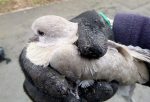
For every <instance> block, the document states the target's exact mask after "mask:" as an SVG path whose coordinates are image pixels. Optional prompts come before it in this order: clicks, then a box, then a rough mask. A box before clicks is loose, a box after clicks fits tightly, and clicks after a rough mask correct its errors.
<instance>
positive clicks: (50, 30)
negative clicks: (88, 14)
mask: <svg viewBox="0 0 150 102" xmlns="http://www.w3.org/2000/svg"><path fill="white" fill-rule="evenodd" d="M31 28H32V31H33V33H34V34H35V35H36V37H37V38H38V42H39V43H40V44H42V45H51V44H60V43H61V44H62V43H74V42H75V41H76V40H77V35H76V33H77V30H78V24H77V23H73V22H70V21H68V20H66V19H65V18H62V17H59V16H54V15H47V16H42V17H40V18H38V19H36V20H35V21H34V22H33V24H32V27H31Z"/></svg>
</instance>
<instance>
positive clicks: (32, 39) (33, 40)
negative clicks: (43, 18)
mask: <svg viewBox="0 0 150 102" xmlns="http://www.w3.org/2000/svg"><path fill="white" fill-rule="evenodd" d="M37 41H39V36H38V35H34V36H33V37H32V38H30V39H29V42H37Z"/></svg>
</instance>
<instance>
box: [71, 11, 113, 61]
mask: <svg viewBox="0 0 150 102" xmlns="http://www.w3.org/2000/svg"><path fill="white" fill-rule="evenodd" d="M71 21H72V22H77V23H78V36H79V38H78V40H77V42H76V43H75V44H76V45H77V47H78V50H79V52H80V55H81V56H82V57H84V58H87V59H98V58H100V57H102V56H103V55H105V53H106V51H107V39H113V33H112V30H111V28H110V26H109V25H107V23H106V22H105V20H104V19H103V17H101V16H99V15H98V13H97V12H96V11H94V10H93V11H86V12H84V13H82V14H80V15H79V16H77V17H75V18H73V19H72V20H71Z"/></svg>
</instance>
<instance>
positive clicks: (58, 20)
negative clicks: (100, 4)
mask: <svg viewBox="0 0 150 102" xmlns="http://www.w3.org/2000/svg"><path fill="white" fill-rule="evenodd" d="M78 29H79V28H78V24H77V23H74V22H70V21H68V20H66V19H64V18H62V17H59V16H54V15H48V16H43V17H40V18H38V19H37V20H35V22H34V23H33V24H32V30H33V32H34V33H35V34H36V36H37V37H38V40H37V41H35V42H30V43H29V44H28V45H27V49H26V51H27V52H26V57H27V58H28V59H29V60H30V61H31V62H32V63H34V64H35V65H38V66H43V67H46V66H48V65H50V66H52V67H53V68H54V69H55V70H56V71H58V72H59V73H61V74H62V75H64V76H65V77H67V78H69V79H71V80H75V81H76V82H77V84H78V85H79V86H81V87H88V86H90V85H92V84H93V83H94V80H107V81H112V80H116V81H118V82H119V83H120V85H123V86H128V85H133V84H135V83H140V84H143V83H146V82H147V81H148V80H149V73H148V69H147V67H146V64H145V62H147V63H149V62H150V54H144V53H141V52H139V51H137V50H135V49H136V48H134V47H132V49H131V48H130V47H127V46H125V45H122V44H119V43H115V42H113V41H111V40H106V42H107V44H106V45H107V52H106V53H105V54H104V55H103V56H101V57H100V58H97V59H86V58H84V57H81V56H80V52H79V50H78V47H77V45H76V44H75V42H76V41H77V40H78V34H77V33H78ZM85 49H86V48H85Z"/></svg>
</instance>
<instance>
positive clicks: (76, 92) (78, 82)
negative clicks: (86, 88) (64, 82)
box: [75, 80, 81, 99]
mask: <svg viewBox="0 0 150 102" xmlns="http://www.w3.org/2000/svg"><path fill="white" fill-rule="evenodd" d="M80 82H81V81H80V80H77V81H76V86H75V97H76V98H77V99H80V97H79V93H78V92H79V91H78V88H79V86H80Z"/></svg>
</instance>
